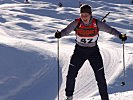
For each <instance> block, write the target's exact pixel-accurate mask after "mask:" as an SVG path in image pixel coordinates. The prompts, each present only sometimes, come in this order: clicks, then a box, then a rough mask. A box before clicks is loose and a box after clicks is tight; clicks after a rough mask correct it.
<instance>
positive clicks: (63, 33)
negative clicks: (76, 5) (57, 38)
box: [61, 20, 78, 37]
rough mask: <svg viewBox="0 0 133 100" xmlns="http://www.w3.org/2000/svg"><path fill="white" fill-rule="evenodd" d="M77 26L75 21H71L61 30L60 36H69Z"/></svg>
mask: <svg viewBox="0 0 133 100" xmlns="http://www.w3.org/2000/svg"><path fill="white" fill-rule="evenodd" d="M77 25H78V22H77V21H76V20H74V21H72V22H71V23H70V24H69V25H68V26H67V27H66V28H64V29H63V30H61V36H62V37H63V36H66V35H69V33H71V32H72V31H73V30H74V29H75V28H76V27H77Z"/></svg>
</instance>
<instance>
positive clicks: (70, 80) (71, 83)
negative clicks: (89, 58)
mask: <svg viewBox="0 0 133 100" xmlns="http://www.w3.org/2000/svg"><path fill="white" fill-rule="evenodd" d="M85 60H86V59H85V58H83V57H81V56H79V54H78V53H76V52H74V54H73V55H72V58H71V61H70V65H69V69H68V75H67V81H66V89H65V91H66V96H72V95H73V92H74V88H75V78H76V77H77V74H78V71H79V69H80V68H81V66H82V65H83V63H84V62H85Z"/></svg>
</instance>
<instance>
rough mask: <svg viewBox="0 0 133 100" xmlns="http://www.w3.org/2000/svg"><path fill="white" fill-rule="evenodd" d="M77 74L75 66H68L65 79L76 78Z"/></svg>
mask: <svg viewBox="0 0 133 100" xmlns="http://www.w3.org/2000/svg"><path fill="white" fill-rule="evenodd" d="M77 74H78V70H77V68H76V66H75V65H73V64H70V65H69V70H68V74H67V78H71V79H72V78H76V77H77Z"/></svg>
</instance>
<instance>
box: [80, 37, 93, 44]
mask: <svg viewBox="0 0 133 100" xmlns="http://www.w3.org/2000/svg"><path fill="white" fill-rule="evenodd" d="M92 40H93V39H86V38H82V39H81V42H82V43H91V42H92Z"/></svg>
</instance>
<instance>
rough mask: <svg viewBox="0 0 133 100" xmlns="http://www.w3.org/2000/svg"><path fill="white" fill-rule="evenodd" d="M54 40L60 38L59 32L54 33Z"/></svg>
mask: <svg viewBox="0 0 133 100" xmlns="http://www.w3.org/2000/svg"><path fill="white" fill-rule="evenodd" d="M55 38H58V39H59V38H61V32H59V31H57V32H56V33H55Z"/></svg>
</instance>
